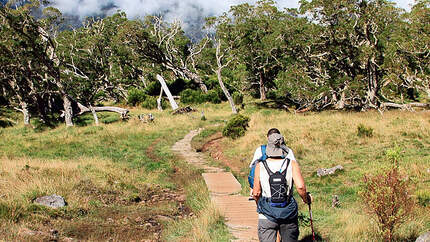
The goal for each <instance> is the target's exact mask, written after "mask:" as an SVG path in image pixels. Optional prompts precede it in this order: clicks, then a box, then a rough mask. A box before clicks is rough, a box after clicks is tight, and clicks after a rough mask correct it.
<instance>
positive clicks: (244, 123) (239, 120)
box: [222, 114, 250, 139]
mask: <svg viewBox="0 0 430 242" xmlns="http://www.w3.org/2000/svg"><path fill="white" fill-rule="evenodd" d="M249 121H250V119H249V117H246V116H243V115H241V114H237V115H235V116H234V117H233V118H231V119H230V120H229V121H228V123H227V125H226V126H225V128H224V129H223V131H222V135H223V136H225V137H230V138H232V139H236V138H239V137H242V136H244V135H245V132H246V130H247V128H248V127H249V124H248V123H249Z"/></svg>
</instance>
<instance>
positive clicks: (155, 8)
mask: <svg viewBox="0 0 430 242" xmlns="http://www.w3.org/2000/svg"><path fill="white" fill-rule="evenodd" d="M391 1H393V2H395V3H396V4H397V6H399V7H401V8H404V9H405V10H407V11H409V10H410V4H412V3H413V1H414V0H391ZM51 2H52V3H53V6H54V7H56V8H58V9H59V10H60V11H61V12H62V13H65V14H71V15H78V16H80V17H81V18H85V17H86V16H94V15H98V14H101V13H106V10H107V9H108V14H109V13H115V12H116V11H117V10H122V11H124V12H125V13H126V14H127V16H128V17H131V18H134V17H139V16H145V15H148V14H158V13H160V14H162V15H163V16H164V18H165V19H166V20H168V21H172V20H174V19H179V20H181V21H182V22H183V23H184V22H185V23H186V24H187V23H190V22H193V21H195V20H196V19H198V18H201V17H203V18H204V17H206V16H213V15H220V14H222V13H223V12H226V11H228V10H229V9H230V6H232V5H237V4H240V3H245V2H248V3H251V4H252V3H255V2H256V0H51ZM275 2H276V3H277V6H278V7H279V8H281V9H283V8H296V7H298V6H299V4H298V0H277V1H276V0H275ZM184 27H186V26H184Z"/></svg>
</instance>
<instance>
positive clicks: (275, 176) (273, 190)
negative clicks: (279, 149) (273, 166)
mask: <svg viewBox="0 0 430 242" xmlns="http://www.w3.org/2000/svg"><path fill="white" fill-rule="evenodd" d="M286 160H287V166H286V168H285V170H284V171H282V172H281V171H280V170H279V171H276V172H275V173H274V172H272V171H271V170H270V168H269V166H268V165H267V162H266V161H265V160H263V161H261V162H262V163H263V165H264V167H265V168H266V171H267V173H268V174H269V184H270V194H271V195H272V196H271V198H270V205H271V206H272V207H281V208H283V207H285V206H287V204H288V202H289V201H290V197H291V191H289V187H288V184H287V179H286V178H285V175H286V174H287V170H288V166H289V165H290V159H288V158H285V159H284V162H282V165H281V169H282V166H283V165H284V163H285V161H286ZM291 190H292V189H291Z"/></svg>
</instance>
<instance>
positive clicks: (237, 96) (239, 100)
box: [232, 92, 243, 105]
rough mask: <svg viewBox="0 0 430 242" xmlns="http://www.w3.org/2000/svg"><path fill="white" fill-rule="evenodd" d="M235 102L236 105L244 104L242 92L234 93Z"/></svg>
mask: <svg viewBox="0 0 430 242" xmlns="http://www.w3.org/2000/svg"><path fill="white" fill-rule="evenodd" d="M232 96H233V102H234V104H235V105H240V104H242V103H243V94H242V93H240V92H233V95H232Z"/></svg>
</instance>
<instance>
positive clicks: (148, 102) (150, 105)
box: [141, 96, 157, 109]
mask: <svg viewBox="0 0 430 242" xmlns="http://www.w3.org/2000/svg"><path fill="white" fill-rule="evenodd" d="M141 107H142V108H146V109H156V108H157V98H156V97H152V96H147V97H146V99H145V101H143V102H142V105H141Z"/></svg>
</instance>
